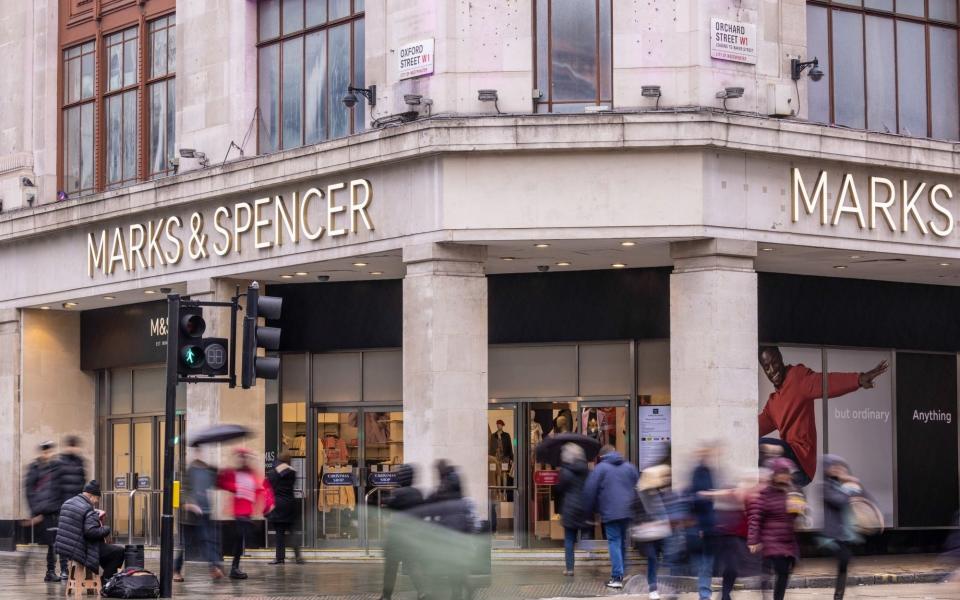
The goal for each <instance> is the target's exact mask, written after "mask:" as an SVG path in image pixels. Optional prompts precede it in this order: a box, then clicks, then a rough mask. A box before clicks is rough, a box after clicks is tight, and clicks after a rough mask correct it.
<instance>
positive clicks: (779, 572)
mask: <svg viewBox="0 0 960 600" xmlns="http://www.w3.org/2000/svg"><path fill="white" fill-rule="evenodd" d="M763 570H764V573H765V576H764V578H763V579H764V581H763V589H764V595H766V594H765V592H766V590H768V589H770V573H773V574H774V575H775V577H776V578H775V581H774V584H773V600H783V597H784V596H785V595H786V594H787V583H788V582H789V581H790V572H791V571H793V557H792V556H767V557H766V558H764V559H763Z"/></svg>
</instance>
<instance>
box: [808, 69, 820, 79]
mask: <svg viewBox="0 0 960 600" xmlns="http://www.w3.org/2000/svg"><path fill="white" fill-rule="evenodd" d="M807 76H808V77H810V79H812V80H814V81H820V80H821V79H823V71H821V70H820V67H818V66H814V67H813V68H812V69H810V73H808V74H807Z"/></svg>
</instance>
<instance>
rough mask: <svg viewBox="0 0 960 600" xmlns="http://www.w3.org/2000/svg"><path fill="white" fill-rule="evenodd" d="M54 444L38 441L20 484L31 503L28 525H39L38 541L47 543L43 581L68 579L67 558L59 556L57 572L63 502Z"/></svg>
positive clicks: (35, 526) (28, 501)
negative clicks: (22, 482)
mask: <svg viewBox="0 0 960 600" xmlns="http://www.w3.org/2000/svg"><path fill="white" fill-rule="evenodd" d="M53 449H54V443H53V442H51V441H48V442H43V443H42V444H40V455H39V456H37V458H36V459H35V460H34V461H33V462H32V463H30V467H29V468H28V469H27V476H26V479H25V481H24V484H23V487H24V489H25V490H26V492H27V504H28V505H29V506H30V515H31V517H32V519H31V520H30V522H31V524H32V525H33V526H34V528H35V529H36V528H37V527H38V526H39V528H40V540H41V541H42V543H44V544H46V545H47V572H46V574H45V575H44V576H43V580H44V581H46V582H53V581H62V580H66V578H67V560H66V559H65V558H63V557H60V575H59V576H58V575H57V572H56V566H57V557H56V550H55V546H56V536H57V521H58V517H59V515H60V506H61V505H62V504H63V497H62V495H61V488H60V485H59V483H60V480H59V477H58V475H57V461H56V460H55V458H54V450H53Z"/></svg>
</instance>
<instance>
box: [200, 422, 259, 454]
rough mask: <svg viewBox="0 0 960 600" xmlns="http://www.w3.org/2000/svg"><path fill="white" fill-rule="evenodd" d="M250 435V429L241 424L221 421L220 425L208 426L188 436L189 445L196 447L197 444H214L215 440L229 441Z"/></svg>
mask: <svg viewBox="0 0 960 600" xmlns="http://www.w3.org/2000/svg"><path fill="white" fill-rule="evenodd" d="M248 435H250V430H249V429H247V428H246V427H244V426H243V425H233V424H231V423H223V424H222V425H214V426H213V427H208V428H206V429H204V430H203V431H200V432H198V433H197V434H196V435H194V436H192V437H191V438H190V447H191V448H196V447H197V446H202V445H204V444H215V443H217V442H229V441H231V440H238V439H241V438H245V437H247V436H248Z"/></svg>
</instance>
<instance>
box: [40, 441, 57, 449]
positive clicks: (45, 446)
mask: <svg viewBox="0 0 960 600" xmlns="http://www.w3.org/2000/svg"><path fill="white" fill-rule="evenodd" d="M54 446H56V444H54V443H53V442H52V441H50V440H47V441H45V442H40V450H42V451H46V450H49V449H50V448H53V447H54Z"/></svg>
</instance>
